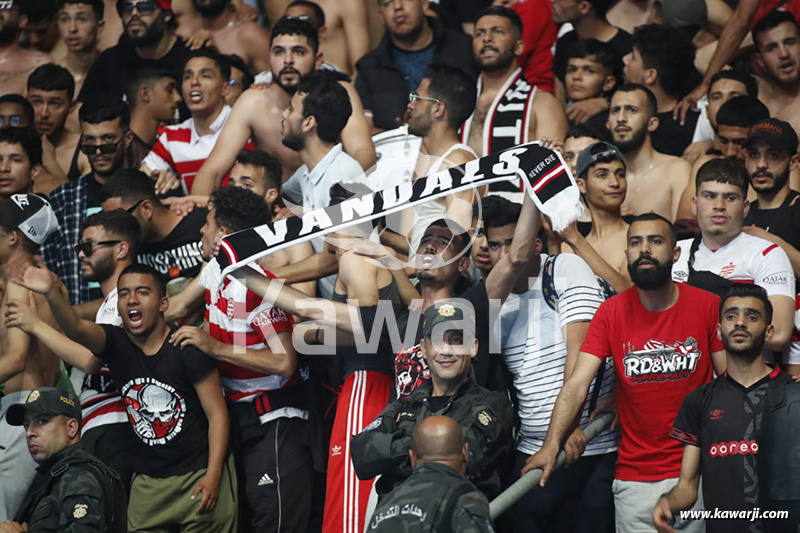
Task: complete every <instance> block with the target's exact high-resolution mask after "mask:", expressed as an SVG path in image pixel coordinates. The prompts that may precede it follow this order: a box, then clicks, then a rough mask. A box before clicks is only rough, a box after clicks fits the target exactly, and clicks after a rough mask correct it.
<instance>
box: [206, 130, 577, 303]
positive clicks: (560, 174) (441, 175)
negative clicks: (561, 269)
mask: <svg viewBox="0 0 800 533" xmlns="http://www.w3.org/2000/svg"><path fill="white" fill-rule="evenodd" d="M520 178H521V179H522V181H523V183H525V184H526V185H525V190H526V191H527V193H528V194H529V195H530V197H531V198H532V199H533V201H534V203H535V204H536V206H537V207H538V208H539V209H540V210H541V212H542V213H544V214H546V215H547V216H549V217H550V219H551V221H552V224H553V229H554V230H555V231H560V230H562V229H564V228H566V227H567V225H569V224H570V223H571V222H573V221H575V220H577V219H578V217H579V216H580V214H581V207H580V203H579V201H578V200H579V197H580V193H579V191H578V187H577V185H576V184H575V180H574V178H573V177H572V174H571V173H570V171H569V166H568V165H567V164H566V163H565V162H564V160H563V159H562V158H561V154H559V153H558V152H555V151H553V150H550V149H547V148H545V147H543V146H541V145H540V144H539V143H535V142H534V143H528V144H525V145H522V146H517V147H515V148H511V149H509V150H505V151H503V152H499V153H494V154H491V155H488V156H485V157H482V158H480V159H474V160H472V161H468V162H467V163H465V164H464V165H461V166H457V167H453V168H449V169H446V170H443V171H441V172H437V173H436V174H432V175H430V176H427V177H424V178H419V179H417V180H414V181H412V182H408V183H402V184H400V185H397V186H394V187H389V188H387V189H384V190H382V191H376V192H373V193H370V194H365V195H363V196H359V197H354V198H350V199H348V200H345V201H344V202H342V203H340V204H337V205H332V206H330V207H326V208H321V209H314V210H313V211H307V212H305V213H303V214H302V215H301V216H297V217H291V218H287V219H283V220H279V221H277V222H274V223H270V224H264V225H262V226H258V227H255V228H250V229H246V230H242V231H238V232H236V233H233V234H231V235H228V236H227V237H225V238H224V239H223V240H222V242H221V244H220V253H219V254H218V255H217V257H216V258H215V259H213V260H212V261H210V262H209V264H208V266H207V267H206V268H205V270H204V271H203V274H202V276H201V278H200V284H201V285H202V286H203V287H206V288H207V289H209V290H211V292H212V294H214V293H215V292H216V290H215V289H216V288H217V287H219V285H220V284H221V283H222V281H223V280H224V279H225V276H227V275H228V274H230V273H231V272H232V271H234V270H236V269H237V268H239V267H241V266H244V265H246V264H248V263H252V262H253V261H256V260H258V259H260V258H262V257H264V256H266V255H269V254H271V253H274V252H277V251H278V250H283V249H284V248H288V247H290V246H294V245H296V244H299V243H301V242H305V241H308V240H311V239H313V238H315V237H321V236H323V235H326V234H328V233H333V232H337V231H341V230H343V229H345V228H348V227H351V226H355V225H357V224H360V223H363V222H367V221H371V220H375V219H377V218H380V217H383V216H385V215H389V214H392V213H396V212H398V211H402V210H403V209H407V208H409V207H414V206H416V205H419V204H421V203H424V202H431V201H434V200H436V199H437V198H442V197H444V196H447V195H450V194H455V193H458V192H461V191H465V190H468V189H472V188H477V187H482V186H484V185H488V184H490V183H498V182H501V181H508V180H511V179H520Z"/></svg>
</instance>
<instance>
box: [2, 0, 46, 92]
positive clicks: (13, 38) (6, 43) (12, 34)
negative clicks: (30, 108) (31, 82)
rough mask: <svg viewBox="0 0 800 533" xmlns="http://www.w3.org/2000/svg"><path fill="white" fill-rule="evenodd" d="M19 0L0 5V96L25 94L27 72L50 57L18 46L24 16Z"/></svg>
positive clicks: (20, 0) (24, 22)
mask: <svg viewBox="0 0 800 533" xmlns="http://www.w3.org/2000/svg"><path fill="white" fill-rule="evenodd" d="M22 2H23V0H11V1H10V2H8V1H7V2H3V4H2V6H0V57H2V58H3V59H4V61H3V62H2V64H0V95H4V94H25V82H26V81H27V79H28V75H30V73H31V72H32V71H33V69H35V68H36V67H38V66H39V65H44V64H45V63H51V62H52V61H53V60H52V59H51V58H50V56H48V55H47V54H44V53H42V52H40V51H38V50H26V49H23V48H21V47H20V46H19V43H18V42H17V37H18V35H19V30H20V28H21V27H22V26H24V25H25V24H26V23H27V21H28V17H27V16H26V15H22V14H20V6H21V5H22Z"/></svg>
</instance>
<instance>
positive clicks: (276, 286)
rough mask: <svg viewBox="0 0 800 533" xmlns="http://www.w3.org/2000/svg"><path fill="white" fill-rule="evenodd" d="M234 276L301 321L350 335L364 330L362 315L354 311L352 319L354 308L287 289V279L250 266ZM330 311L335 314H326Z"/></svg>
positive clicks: (236, 272) (251, 289)
mask: <svg viewBox="0 0 800 533" xmlns="http://www.w3.org/2000/svg"><path fill="white" fill-rule="evenodd" d="M231 275H232V276H234V277H236V278H238V279H240V280H242V281H243V282H244V283H245V284H246V285H247V289H248V290H250V291H252V292H253V293H255V294H256V295H258V296H260V297H261V298H265V299H266V300H267V301H269V302H272V304H273V305H275V307H279V308H281V309H283V310H284V311H286V312H288V313H291V314H293V315H295V316H298V317H300V319H301V320H313V321H315V322H318V323H320V324H322V325H326V326H331V327H334V328H336V329H338V330H340V331H344V332H346V333H354V332H355V331H361V328H362V326H361V322H360V319H359V318H358V313H357V312H355V311H354V312H353V313H352V317H351V310H352V309H354V308H351V307H350V306H349V305H347V304H343V303H340V302H332V301H330V300H325V299H324V298H311V297H309V296H308V295H307V294H305V293H302V292H300V291H298V290H297V289H293V288H291V287H289V286H287V285H286V284H285V283H283V280H280V279H278V280H272V279H270V278H268V277H266V276H264V275H262V274H259V273H258V272H256V271H255V270H253V269H252V268H250V267H248V266H244V267H242V268H239V269H238V270H236V271H234V272H233V273H232V274H231ZM326 310H332V311H333V312H332V313H326V312H325V311H326ZM354 321H355V322H354Z"/></svg>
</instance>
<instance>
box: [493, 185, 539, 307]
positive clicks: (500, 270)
mask: <svg viewBox="0 0 800 533" xmlns="http://www.w3.org/2000/svg"><path fill="white" fill-rule="evenodd" d="M524 196H525V198H524V200H523V201H522V211H521V212H520V215H519V221H518V222H517V227H516V228H515V229H514V237H513V239H512V240H511V249H510V250H509V252H508V254H507V255H506V256H505V257H503V258H502V259H500V261H498V262H497V265H495V267H494V268H493V269H492V271H491V272H490V273H489V275H488V276H487V277H486V294H487V295H488V296H489V299H490V300H492V299H497V300H501V301H505V299H506V298H507V297H508V295H509V293H510V292H511V289H512V288H513V287H514V284H515V283H516V282H517V279H518V278H519V274H520V272H521V271H522V266H523V265H524V264H525V263H527V262H528V260H529V259H530V257H531V254H532V253H533V250H534V248H535V246H534V244H535V242H536V235H537V234H538V233H539V228H541V226H542V223H541V217H540V216H539V209H538V208H537V207H536V205H534V203H533V200H531V198H530V196H528V194H527V193H525V195H524Z"/></svg>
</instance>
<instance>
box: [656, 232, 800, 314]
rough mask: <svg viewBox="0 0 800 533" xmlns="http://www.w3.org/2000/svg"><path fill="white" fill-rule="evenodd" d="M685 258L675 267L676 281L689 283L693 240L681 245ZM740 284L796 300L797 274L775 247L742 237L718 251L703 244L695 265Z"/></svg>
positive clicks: (755, 238) (673, 275)
mask: <svg viewBox="0 0 800 533" xmlns="http://www.w3.org/2000/svg"><path fill="white" fill-rule="evenodd" d="M678 246H680V248H681V256H680V258H678V262H677V263H675V264H674V265H673V266H672V279H674V280H675V281H686V280H687V279H689V251H690V248H691V246H692V239H684V240H682V241H679V242H678ZM692 266H693V267H694V269H695V270H697V271H700V270H706V271H708V272H711V273H713V274H716V275H718V276H720V277H722V278H725V279H728V280H730V281H734V282H738V283H755V284H756V285H758V286H759V287H763V288H764V289H765V290H766V291H767V294H768V295H769V296H787V297H789V298H791V299H792V300H794V297H795V286H794V282H795V280H794V271H793V269H792V264H791V263H790V262H789V257H788V256H787V255H786V252H784V251H783V249H782V248H781V247H780V246H778V245H777V244H775V243H772V242H770V241H768V240H765V239H762V238H760V237H753V236H752V235H748V234H747V233H741V234H739V236H738V237H736V238H735V239H733V240H732V241H731V242H729V243H728V244H726V245H725V246H723V247H722V248H720V249H718V250H709V249H708V248H707V247H706V245H705V244H703V243H702V242H701V243H700V246H699V247H698V249H697V253H696V254H695V257H694V263H693V265H692Z"/></svg>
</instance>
